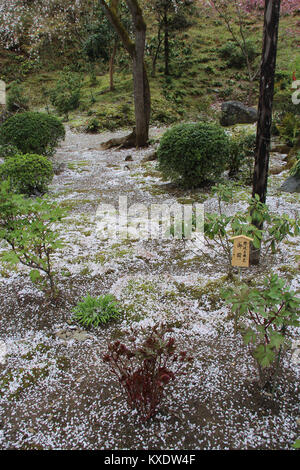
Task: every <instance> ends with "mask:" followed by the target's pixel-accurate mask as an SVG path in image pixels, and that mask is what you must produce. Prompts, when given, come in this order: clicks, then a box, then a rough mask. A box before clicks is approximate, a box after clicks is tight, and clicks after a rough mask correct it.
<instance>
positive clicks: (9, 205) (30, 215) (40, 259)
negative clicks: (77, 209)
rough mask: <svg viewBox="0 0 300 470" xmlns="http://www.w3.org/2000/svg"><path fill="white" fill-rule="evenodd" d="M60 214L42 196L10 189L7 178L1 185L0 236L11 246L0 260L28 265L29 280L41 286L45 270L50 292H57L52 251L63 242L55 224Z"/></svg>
mask: <svg viewBox="0 0 300 470" xmlns="http://www.w3.org/2000/svg"><path fill="white" fill-rule="evenodd" d="M63 216H64V212H63V210H62V209H60V208H58V207H56V205H55V204H53V203H50V202H48V201H47V200H45V199H41V198H37V199H28V198H24V197H23V196H21V195H19V194H14V193H11V192H10V189H9V183H8V182H7V181H5V182H4V183H2V184H1V185H0V240H4V241H6V242H7V244H8V246H9V248H10V251H9V252H7V253H6V254H5V255H4V256H2V260H3V261H6V262H8V263H9V264H11V265H15V264H18V263H21V264H22V265H24V266H27V267H29V268H30V269H31V271H30V278H31V280H32V281H33V282H35V283H38V284H41V285H42V286H43V287H45V285H44V281H43V278H42V276H41V273H42V274H45V275H46V278H47V280H48V283H49V285H50V291H51V294H52V295H55V294H56V284H55V272H54V270H53V264H52V255H53V253H54V252H55V251H56V250H57V249H59V248H61V247H62V246H63V244H62V241H61V240H60V238H59V233H58V230H57V229H55V224H57V222H59V221H60V220H61V219H62V217H63Z"/></svg>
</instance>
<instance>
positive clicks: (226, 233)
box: [204, 184, 300, 272]
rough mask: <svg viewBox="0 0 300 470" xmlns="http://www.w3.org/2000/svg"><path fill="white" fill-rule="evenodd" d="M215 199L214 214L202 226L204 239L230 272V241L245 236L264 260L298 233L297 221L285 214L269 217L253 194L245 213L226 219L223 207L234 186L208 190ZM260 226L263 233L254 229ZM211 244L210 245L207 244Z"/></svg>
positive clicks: (263, 206) (267, 209)
mask: <svg viewBox="0 0 300 470" xmlns="http://www.w3.org/2000/svg"><path fill="white" fill-rule="evenodd" d="M212 189H213V191H214V192H215V193H216V195H217V199H218V212H217V213H207V214H206V216H205V222H204V238H205V241H206V243H207V245H208V246H209V247H210V248H211V249H212V250H214V251H215V252H216V253H218V256H219V255H220V253H223V254H224V255H225V256H226V258H227V260H228V269H229V271H230V272H231V270H232V266H231V259H232V243H231V241H230V239H231V237H233V236H237V235H246V236H248V237H250V238H252V239H253V242H252V243H253V247H254V249H256V250H261V252H262V253H261V256H262V257H263V258H266V256H267V254H268V253H269V252H271V253H272V254H275V253H276V252H277V249H278V245H279V244H280V243H281V242H282V241H283V240H284V239H285V238H286V237H287V236H288V235H291V236H297V235H299V232H300V221H299V218H295V219H291V218H289V217H288V216H287V215H286V214H283V215H278V214H274V213H271V212H270V210H269V208H268V206H267V205H266V204H263V203H261V202H260V198H259V196H258V195H257V194H256V195H255V197H254V198H249V200H248V203H249V206H248V209H247V210H246V211H245V212H237V213H235V214H233V215H227V214H226V210H225V207H224V203H225V204H226V203H230V202H232V198H233V190H234V185H221V184H220V185H217V186H215V187H213V188H212ZM262 223H264V227H263V229H262V230H261V229H258V228H257V225H259V224H262ZM211 241H212V243H211Z"/></svg>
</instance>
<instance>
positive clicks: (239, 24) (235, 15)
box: [210, 0, 259, 101]
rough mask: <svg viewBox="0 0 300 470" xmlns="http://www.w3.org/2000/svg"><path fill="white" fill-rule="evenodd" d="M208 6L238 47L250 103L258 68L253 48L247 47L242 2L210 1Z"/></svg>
mask: <svg viewBox="0 0 300 470" xmlns="http://www.w3.org/2000/svg"><path fill="white" fill-rule="evenodd" d="M210 4H211V5H212V6H213V8H214V9H215V11H216V12H217V13H218V15H219V17H220V18H221V19H222V20H223V21H224V23H225V25H226V27H227V30H228V32H229V33H230V35H231V39H232V41H233V43H234V44H235V45H236V46H237V47H238V49H239V50H240V52H241V54H242V57H243V58H244V61H245V63H246V68H247V75H248V80H249V83H250V89H249V96H248V100H249V101H251V95H252V90H253V83H254V81H255V80H256V79H257V77H258V75H259V66H258V65H257V64H256V62H255V58H256V54H254V53H253V48H252V47H250V46H249V39H248V37H247V29H246V20H247V12H246V10H245V8H243V2H240V1H238V0H210Z"/></svg>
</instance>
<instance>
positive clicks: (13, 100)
mask: <svg viewBox="0 0 300 470" xmlns="http://www.w3.org/2000/svg"><path fill="white" fill-rule="evenodd" d="M28 102H29V100H28V98H27V97H26V96H25V93H24V89H23V87H22V85H20V84H19V83H18V82H13V83H12V84H11V86H10V89H9V92H8V93H7V103H6V107H7V111H9V112H10V113H16V112H22V111H27V110H28Z"/></svg>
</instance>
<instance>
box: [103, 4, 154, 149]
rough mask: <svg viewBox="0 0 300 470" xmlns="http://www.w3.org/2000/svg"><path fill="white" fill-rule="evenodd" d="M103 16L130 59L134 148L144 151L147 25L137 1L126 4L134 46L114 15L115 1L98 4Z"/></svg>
mask: <svg viewBox="0 0 300 470" xmlns="http://www.w3.org/2000/svg"><path fill="white" fill-rule="evenodd" d="M100 4H101V5H102V7H103V9H104V12H105V14H106V16H107V18H108V19H109V21H110V22H111V24H112V26H113V27H114V28H115V30H116V32H117V34H118V35H119V37H120V39H121V41H122V43H123V45H124V47H125V49H126V50H127V51H128V53H129V55H130V57H131V58H132V64H133V83H134V105H135V120H136V130H135V131H136V146H137V147H144V146H146V145H147V143H148V137H149V122H150V110H151V102H150V87H149V81H148V77H147V71H146V67H145V63H144V54H145V42H146V23H145V21H144V18H143V14H142V10H141V8H140V6H139V3H138V1H137V0H126V4H127V6H128V9H129V11H130V13H131V16H132V21H133V26H134V32H135V42H134V43H133V42H132V40H131V38H130V36H129V34H128V32H127V30H126V29H125V27H124V25H123V24H122V23H121V21H120V18H119V16H118V14H117V6H118V0H112V1H111V3H110V4H108V3H107V2H106V1H105V0H100Z"/></svg>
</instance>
